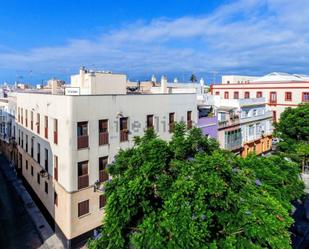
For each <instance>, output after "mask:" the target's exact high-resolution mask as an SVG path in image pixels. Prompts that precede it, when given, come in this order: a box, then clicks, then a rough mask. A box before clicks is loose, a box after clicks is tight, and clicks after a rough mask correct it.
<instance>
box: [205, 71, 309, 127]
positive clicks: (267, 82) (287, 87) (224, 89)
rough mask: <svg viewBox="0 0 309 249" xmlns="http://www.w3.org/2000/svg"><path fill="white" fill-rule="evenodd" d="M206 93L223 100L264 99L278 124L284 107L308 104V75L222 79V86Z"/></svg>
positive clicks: (283, 74) (217, 86)
mask: <svg viewBox="0 0 309 249" xmlns="http://www.w3.org/2000/svg"><path fill="white" fill-rule="evenodd" d="M210 91H211V93H212V94H213V95H219V96H220V97H221V98H223V99H249V98H261V97H265V98H266V100H267V105H268V106H269V107H270V109H271V110H272V111H273V119H274V121H278V119H279V118H280V115H281V113H282V112H283V111H284V109H285V108H286V107H296V106H297V105H298V104H300V103H303V102H309V76H306V75H296V74H293V75H290V74H286V73H271V74H268V75H265V76H263V77H249V76H248V77H247V76H235V75H230V76H222V84H216V85H211V87H210Z"/></svg>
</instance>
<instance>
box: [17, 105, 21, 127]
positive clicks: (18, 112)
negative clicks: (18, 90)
mask: <svg viewBox="0 0 309 249" xmlns="http://www.w3.org/2000/svg"><path fill="white" fill-rule="evenodd" d="M17 120H18V123H20V107H18V108H17Z"/></svg>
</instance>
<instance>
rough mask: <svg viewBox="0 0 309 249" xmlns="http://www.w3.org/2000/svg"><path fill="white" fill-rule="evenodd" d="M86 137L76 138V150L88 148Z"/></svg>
mask: <svg viewBox="0 0 309 249" xmlns="http://www.w3.org/2000/svg"><path fill="white" fill-rule="evenodd" d="M88 145H89V144H88V135H84V136H78V137H77V149H84V148H88Z"/></svg>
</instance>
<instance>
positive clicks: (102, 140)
mask: <svg viewBox="0 0 309 249" xmlns="http://www.w3.org/2000/svg"><path fill="white" fill-rule="evenodd" d="M104 144H108V132H101V133H99V145H104Z"/></svg>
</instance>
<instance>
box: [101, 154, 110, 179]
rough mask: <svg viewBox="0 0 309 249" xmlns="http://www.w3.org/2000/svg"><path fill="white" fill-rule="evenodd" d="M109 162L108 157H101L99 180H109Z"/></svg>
mask: <svg viewBox="0 0 309 249" xmlns="http://www.w3.org/2000/svg"><path fill="white" fill-rule="evenodd" d="M107 163H108V157H107V156H105V157H100V158H99V181H100V182H105V181H107V180H108V174H107V172H106V165H107Z"/></svg>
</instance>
